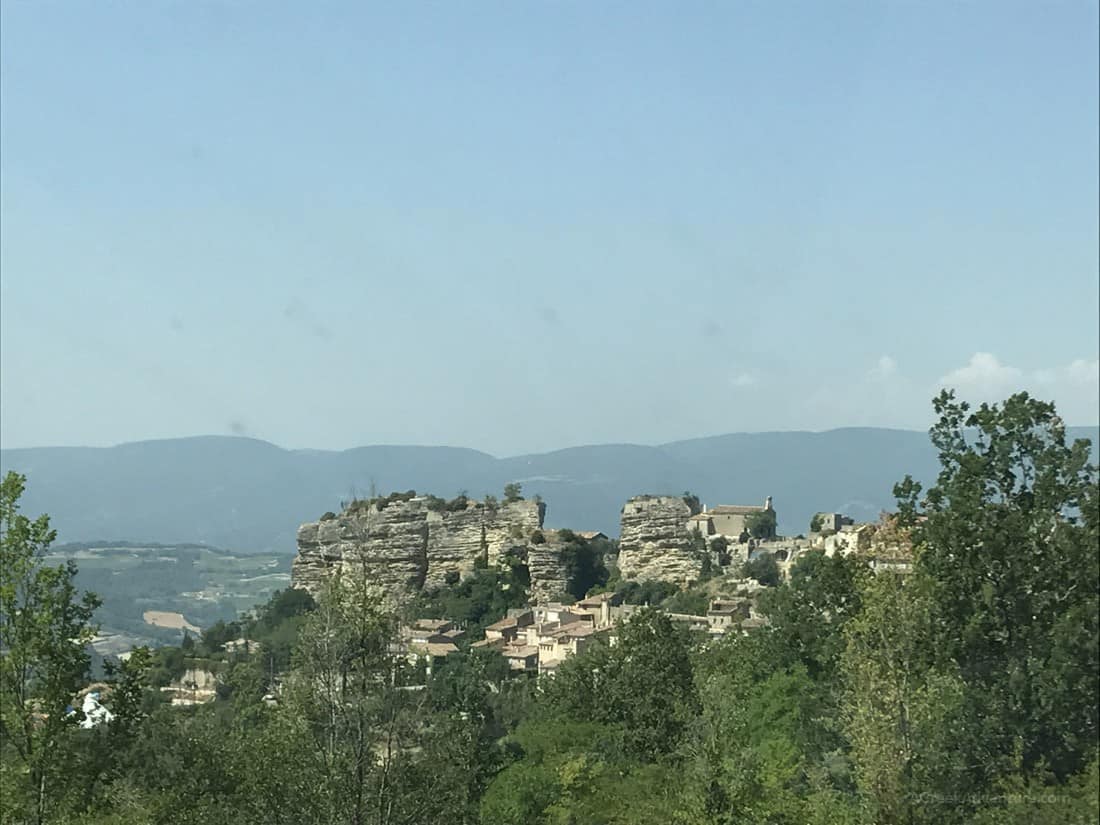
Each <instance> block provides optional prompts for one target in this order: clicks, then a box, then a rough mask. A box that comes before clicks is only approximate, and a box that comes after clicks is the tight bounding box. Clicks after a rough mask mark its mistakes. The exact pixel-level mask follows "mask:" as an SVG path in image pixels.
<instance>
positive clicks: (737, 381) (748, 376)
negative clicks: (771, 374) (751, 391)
mask: <svg viewBox="0 0 1100 825" xmlns="http://www.w3.org/2000/svg"><path fill="white" fill-rule="evenodd" d="M730 383H731V384H733V386H735V387H742V388H744V387H751V386H753V385H755V384H756V376H755V375H753V374H752V373H751V372H739V373H738V374H737V375H735V376H733V377H732V378H731V379H730Z"/></svg>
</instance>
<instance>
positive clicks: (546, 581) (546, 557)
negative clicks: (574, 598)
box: [527, 541, 569, 602]
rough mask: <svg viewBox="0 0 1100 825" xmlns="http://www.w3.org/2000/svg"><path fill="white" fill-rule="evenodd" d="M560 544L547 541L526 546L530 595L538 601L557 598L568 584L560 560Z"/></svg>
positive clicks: (566, 575) (563, 566)
mask: <svg viewBox="0 0 1100 825" xmlns="http://www.w3.org/2000/svg"><path fill="white" fill-rule="evenodd" d="M562 549H563V548H562V544H561V543H560V542H556V541H554V542H547V543H546V544H532V545H531V546H530V547H528V548H527V569H528V570H530V571H531V596H532V597H533V598H534V599H535V600H536V601H538V602H548V601H551V600H552V599H556V598H559V597H560V596H561V594H562V593H564V592H565V591H566V588H567V587H568V586H569V578H568V574H567V573H566V570H565V565H564V563H563V561H562Z"/></svg>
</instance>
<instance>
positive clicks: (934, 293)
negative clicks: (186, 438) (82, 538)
mask: <svg viewBox="0 0 1100 825" xmlns="http://www.w3.org/2000/svg"><path fill="white" fill-rule="evenodd" d="M1097 8H1098V6H1097V3H1096V2H1051V3H1005V2H995V3H994V2H990V3H981V2H971V3H965V4H963V3H947V2H908V3H907V2H883V3H865V2H859V3H851V4H845V3H812V2H804V3H774V2H766V3H765V2H761V3H731V2H721V3H701V2H700V3H687V4H680V3H675V4H674V3H670V2H666V3H655V4H648V3H639V2H627V3H610V2H606V3H599V4H592V3H582V2H571V3H533V2H532V3H527V2H524V3H504V2H499V3H487V2H471V3H430V4H429V3H394V4H390V5H388V6H385V7H383V6H381V5H376V4H359V3H347V4H335V3H323V2H322V3H316V4H313V3H309V4H307V3H278V2H276V3H270V2H268V3H259V2H256V3H245V2H225V3H185V2H149V3H139V2H113V3H81V2H66V3H49V4H46V3H41V2H19V0H7V2H5V3H4V4H3V7H2V9H3V10H2V13H0V14H2V19H0V23H2V26H0V38H2V43H0V45H2V49H0V86H2V88H0V92H2V98H0V105H2V110H0V114H2V117H0V141H2V145H0V150H2V151H0V176H2V192H0V219H2V224H0V231H2V237H0V241H2V242H0V267H2V269H0V274H2V279H0V440H2V442H3V444H4V446H6V447H17V446H31V445H47V444H88V445H103V444H113V443H118V442H122V441H130V440H137V439H144V438H155V437H170V436H181V435H192V434H200V433H228V432H238V433H244V434H248V435H252V436H255V437H259V438H264V439H267V440H270V441H274V442H276V443H278V444H281V445H283V446H288V447H319V448H343V447H350V446H356V445H361V444H375V443H413V444H452V445H460V446H471V447H477V448H480V449H484V450H487V451H488V452H492V453H494V454H498V455H504V454H512V453H518V452H524V451H535V450H545V449H552V448H556V447H564V446H569V445H575V444H583V443H598V442H622V441H632V442H640V443H659V442H663V441H668V440H673V439H677V438H684V437H692V436H700V435H707V434H713V433H722V432H735V431H754V430H783V429H827V428H831V427H837V426H846V425H881V426H896V427H924V426H927V424H928V422H929V418H930V404H929V399H930V398H931V396H932V394H933V393H934V392H935V390H936V388H937V386H939V385H941V384H945V383H946V384H951V385H953V386H956V387H958V389H959V390H960V392H961V393H962V394H963V395H965V396H966V397H969V398H973V399H979V400H980V399H983V398H997V397H1003V396H1004V395H1006V394H1008V393H1009V392H1012V391H1014V390H1016V389H1020V388H1026V389H1029V390H1031V391H1033V392H1035V393H1036V394H1039V395H1041V396H1043V397H1047V398H1052V399H1053V400H1055V401H1056V402H1057V403H1058V405H1059V408H1060V409H1061V410H1062V411H1063V414H1064V416H1065V418H1066V419H1067V421H1068V422H1069V423H1072V424H1094V423H1096V421H1097V419H1098V418H1100V414H1098V411H1097V407H1098V400H1097V399H1098V390H1097V353H1098V344H1097V339H1098V333H1100V329H1098V321H1097V309H1098V304H1100V294H1098V267H1100V262H1098V251H1097V250H1098V234H1097V233H1098V230H1097V227H1098V222H1100V212H1098V205H1097V189H1098V176H1100V172H1098V165H1097V154H1098V125H1097V124H1098V116H1100V103H1098V88H1097V87H1098V82H1097V77H1098V62H1097V54H1098V43H1097V28H1098V12H1097Z"/></svg>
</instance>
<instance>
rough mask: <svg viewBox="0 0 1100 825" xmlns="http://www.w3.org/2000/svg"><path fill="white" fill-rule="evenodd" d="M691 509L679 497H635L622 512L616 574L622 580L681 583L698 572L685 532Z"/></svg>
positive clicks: (696, 558) (698, 560) (699, 565)
mask: <svg viewBox="0 0 1100 825" xmlns="http://www.w3.org/2000/svg"><path fill="white" fill-rule="evenodd" d="M691 515H692V512H691V508H690V507H689V506H688V504H687V503H686V502H685V501H684V500H683V498H680V497H679V496H635V497H634V498H632V499H630V500H629V501H628V502H627V503H626V504H625V505H624V506H623V510H622V522H621V528H620V529H621V532H620V539H619V571H620V573H621V574H622V577H623V578H624V579H634V580H637V581H644V580H647V579H657V580H660V581H669V582H677V583H681V584H682V583H685V582H689V581H694V580H697V579H698V578H699V577H700V575H701V573H702V559H701V558H700V557H699V555H698V554H697V553H696V552H695V550H694V548H693V542H692V538H691V535H690V534H689V533H688V531H687V527H686V526H685V525H686V524H687V521H688V518H689V517H690V516H691Z"/></svg>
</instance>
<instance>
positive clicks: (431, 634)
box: [398, 619, 465, 675]
mask: <svg viewBox="0 0 1100 825" xmlns="http://www.w3.org/2000/svg"><path fill="white" fill-rule="evenodd" d="M464 635H465V633H464V631H463V630H462V629H461V628H458V627H455V625H454V623H453V622H449V621H446V620H444V619H418V620H417V621H416V622H414V623H413V624H412V625H411V626H409V627H403V628H401V631H400V633H399V638H400V643H399V645H398V647H399V649H400V650H403V651H404V653H405V655H406V657H407V658H408V661H409V663H410V664H416V663H417V662H420V661H423V662H424V663H425V665H426V668H427V673H428V674H429V675H431V672H432V665H433V664H435V662H437V661H438V660H440V659H445V658H446V657H448V656H450V655H451V654H454V653H458V646H457V645H456V644H455V642H457V641H458V640H459V639H461V638H462V637H463V636H464Z"/></svg>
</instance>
